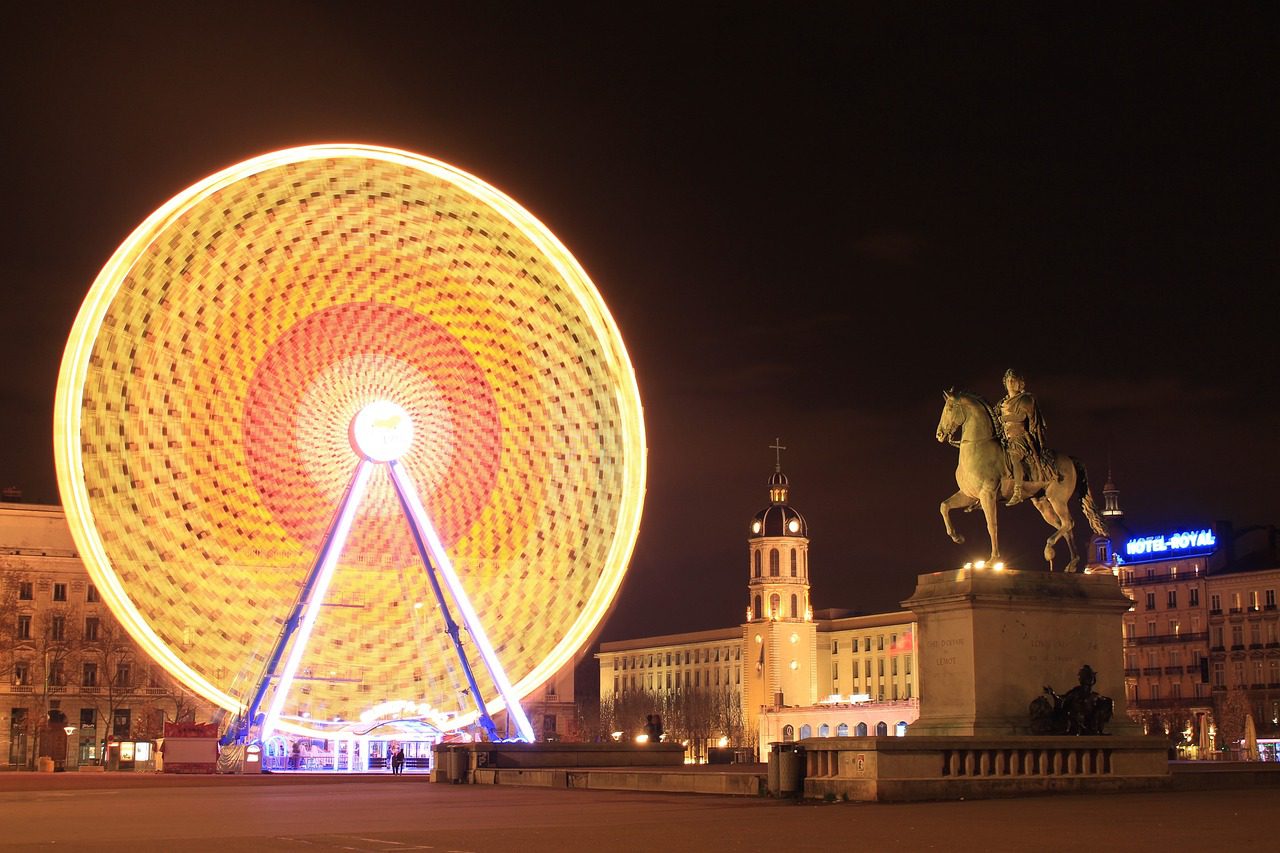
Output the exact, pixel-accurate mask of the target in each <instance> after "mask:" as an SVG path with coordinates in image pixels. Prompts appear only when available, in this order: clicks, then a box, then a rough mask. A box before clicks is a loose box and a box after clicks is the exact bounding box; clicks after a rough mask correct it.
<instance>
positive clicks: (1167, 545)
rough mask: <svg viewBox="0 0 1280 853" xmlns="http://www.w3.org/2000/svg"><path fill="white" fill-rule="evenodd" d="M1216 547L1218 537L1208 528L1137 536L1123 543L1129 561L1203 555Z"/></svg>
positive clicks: (1146, 561) (1136, 561)
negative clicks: (1160, 534) (1162, 534)
mask: <svg viewBox="0 0 1280 853" xmlns="http://www.w3.org/2000/svg"><path fill="white" fill-rule="evenodd" d="M1217 549H1218V537H1216V536H1214V534H1213V531H1212V530H1210V529H1208V528H1205V529H1203V530H1183V531H1179V532H1177V533H1170V534H1169V535H1168V536H1138V537H1135V538H1133V539H1130V540H1129V541H1128V542H1125V543H1124V555H1125V561H1126V562H1129V563H1148V562H1152V561H1154V560H1176V559H1178V558H1180V557H1203V556H1207V555H1209V554H1212V553H1213V552H1214V551H1216V550H1217Z"/></svg>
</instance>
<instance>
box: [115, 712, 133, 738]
mask: <svg viewBox="0 0 1280 853" xmlns="http://www.w3.org/2000/svg"><path fill="white" fill-rule="evenodd" d="M132 716H133V715H132V712H130V710H129V709H128V708H120V709H118V710H117V711H116V712H115V713H114V714H112V716H111V734H112V735H113V736H115V737H118V738H127V737H129V731H130V729H131V728H132V726H131V725H130V724H131V723H132Z"/></svg>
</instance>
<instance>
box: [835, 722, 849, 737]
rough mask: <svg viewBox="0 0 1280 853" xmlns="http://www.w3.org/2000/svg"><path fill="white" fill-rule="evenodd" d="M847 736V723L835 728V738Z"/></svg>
mask: <svg viewBox="0 0 1280 853" xmlns="http://www.w3.org/2000/svg"><path fill="white" fill-rule="evenodd" d="M848 736H849V724H848V723H841V724H840V725H838V726H836V737H848Z"/></svg>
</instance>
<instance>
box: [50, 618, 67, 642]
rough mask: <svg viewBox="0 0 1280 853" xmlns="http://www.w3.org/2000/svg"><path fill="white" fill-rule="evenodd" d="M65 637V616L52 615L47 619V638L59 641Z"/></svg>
mask: <svg viewBox="0 0 1280 853" xmlns="http://www.w3.org/2000/svg"><path fill="white" fill-rule="evenodd" d="M66 638H67V617H65V616H54V617H53V618H52V619H50V620H49V639H51V640H55V641H58V642H61V641H62V640H65V639H66Z"/></svg>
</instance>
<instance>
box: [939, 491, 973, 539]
mask: <svg viewBox="0 0 1280 853" xmlns="http://www.w3.org/2000/svg"><path fill="white" fill-rule="evenodd" d="M976 503H977V501H976V500H974V499H973V498H971V497H969V496H968V495H966V494H965V493H964V492H956V493H955V494H954V495H952V496H951V497H949V498H947V499H946V500H945V501H943V502H942V506H940V507H939V509H940V510H941V511H942V523H943V524H944V525H946V527H947V535H948V536H950V537H951V541H952V542H956V543H963V542H964V537H963V536H961V535H960V534H959V533H956V529H955V528H954V527H952V526H951V510H953V509H961V508H964V509H970V508H972V507H973V505H974V504H976Z"/></svg>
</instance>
